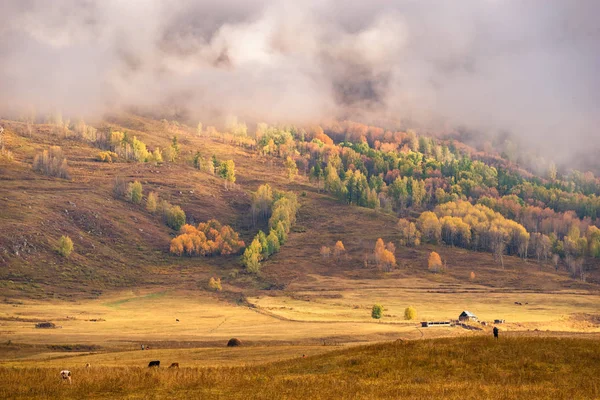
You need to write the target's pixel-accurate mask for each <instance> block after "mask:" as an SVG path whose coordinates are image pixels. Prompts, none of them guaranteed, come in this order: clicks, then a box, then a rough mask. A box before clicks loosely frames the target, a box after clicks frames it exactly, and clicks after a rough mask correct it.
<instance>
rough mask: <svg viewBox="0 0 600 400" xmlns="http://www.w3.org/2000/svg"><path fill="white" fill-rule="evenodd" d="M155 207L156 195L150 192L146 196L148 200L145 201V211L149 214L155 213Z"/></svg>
mask: <svg viewBox="0 0 600 400" xmlns="http://www.w3.org/2000/svg"><path fill="white" fill-rule="evenodd" d="M157 206H158V195H157V194H156V193H155V192H150V193H149V194H148V198H147V199H146V210H148V211H149V212H151V213H155V212H156V208H157Z"/></svg>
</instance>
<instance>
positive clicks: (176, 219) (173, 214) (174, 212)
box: [163, 204, 185, 231]
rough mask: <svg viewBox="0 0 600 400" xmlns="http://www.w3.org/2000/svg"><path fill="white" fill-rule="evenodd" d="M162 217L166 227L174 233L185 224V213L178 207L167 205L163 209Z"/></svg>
mask: <svg viewBox="0 0 600 400" xmlns="http://www.w3.org/2000/svg"><path fill="white" fill-rule="evenodd" d="M163 217H164V218H165V223H166V224H167V226H169V227H171V228H173V229H174V230H176V231H178V230H179V228H181V227H182V226H183V224H185V212H184V211H183V210H182V209H181V207H179V206H173V205H170V204H168V206H167V207H166V208H163Z"/></svg>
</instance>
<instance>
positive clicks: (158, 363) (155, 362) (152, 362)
mask: <svg viewBox="0 0 600 400" xmlns="http://www.w3.org/2000/svg"><path fill="white" fill-rule="evenodd" d="M150 367H157V368H158V367H160V361H158V360H156V361H150V363H148V368H150Z"/></svg>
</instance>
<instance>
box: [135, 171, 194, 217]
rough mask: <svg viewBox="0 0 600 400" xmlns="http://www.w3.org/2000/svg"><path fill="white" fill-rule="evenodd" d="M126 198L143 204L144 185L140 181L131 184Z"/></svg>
mask: <svg viewBox="0 0 600 400" xmlns="http://www.w3.org/2000/svg"><path fill="white" fill-rule="evenodd" d="M125 198H126V199H127V201H130V202H132V203H134V204H140V203H141V202H142V184H141V183H140V182H138V181H135V182H132V183H130V184H129V185H128V186H127V192H126V193H125ZM184 222H185V221H184Z"/></svg>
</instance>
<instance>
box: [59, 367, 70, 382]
mask: <svg viewBox="0 0 600 400" xmlns="http://www.w3.org/2000/svg"><path fill="white" fill-rule="evenodd" d="M60 377H61V378H62V380H63V382H64V381H69V384H70V383H71V371H69V370H68V369H63V370H62V371H60Z"/></svg>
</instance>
